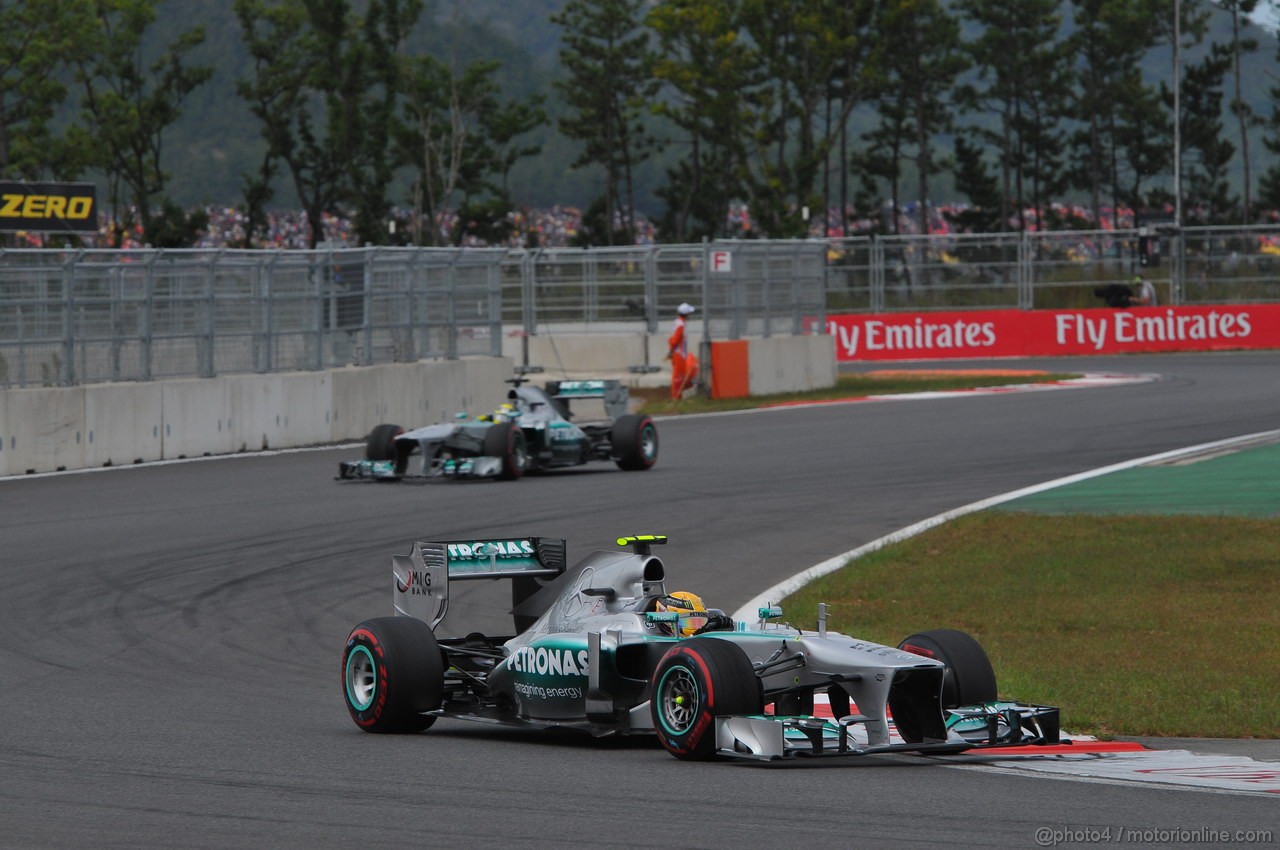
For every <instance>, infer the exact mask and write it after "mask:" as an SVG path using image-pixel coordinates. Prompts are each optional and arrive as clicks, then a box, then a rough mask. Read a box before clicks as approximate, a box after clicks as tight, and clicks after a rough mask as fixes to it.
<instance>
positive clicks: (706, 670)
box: [649, 638, 764, 761]
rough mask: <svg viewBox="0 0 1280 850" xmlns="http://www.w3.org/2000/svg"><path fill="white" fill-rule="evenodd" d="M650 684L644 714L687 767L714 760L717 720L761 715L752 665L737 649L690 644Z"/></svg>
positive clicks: (710, 642)
mask: <svg viewBox="0 0 1280 850" xmlns="http://www.w3.org/2000/svg"><path fill="white" fill-rule="evenodd" d="M650 684H651V691H652V695H651V697H650V701H649V708H650V712H651V714H652V716H653V728H654V731H656V732H657V733H658V740H659V741H661V742H662V746H663V747H664V748H666V750H667V752H669V753H671V755H673V756H675V757H676V758H678V759H683V760H686V761H706V760H708V759H711V758H714V757H715V754H716V723H715V719H716V717H717V716H729V715H740V714H760V713H761V712H762V711H764V694H763V692H762V690H761V688H760V679H759V678H758V677H757V676H756V672H755V670H754V669H753V668H752V666H751V660H750V659H749V658H747V654H746V653H745V652H743V651H742V648H741V647H739V646H738V645H737V644H733V643H729V642H728V641H724V640H719V639H717V638H690V639H689V640H682V641H680V642H679V643H677V644H676V645H675V646H673V647H671V649H670V650H668V651H667V654H666V655H664V656H662V660H661V661H659V662H658V666H657V668H656V669H655V670H654V672H653V679H652V681H651V683H650Z"/></svg>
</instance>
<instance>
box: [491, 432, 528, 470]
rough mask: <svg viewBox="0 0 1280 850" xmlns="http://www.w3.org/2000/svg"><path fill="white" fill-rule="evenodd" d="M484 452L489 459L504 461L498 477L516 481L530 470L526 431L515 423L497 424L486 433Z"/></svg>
mask: <svg viewBox="0 0 1280 850" xmlns="http://www.w3.org/2000/svg"><path fill="white" fill-rule="evenodd" d="M483 451H484V453H485V454H486V455H488V456H489V457H496V458H498V459H499V460H501V461H502V470H501V471H500V472H499V473H498V477H499V478H501V479H503V480H504V481H514V480H516V479H517V478H519V477H520V476H522V475H524V474H525V472H526V471H527V470H528V468H529V444H528V442H527V441H526V440H525V438H524V431H523V430H521V428H520V426H519V425H517V424H516V423H514V422H497V423H495V424H493V425H490V426H489V430H487V431H485V432H484V448H483Z"/></svg>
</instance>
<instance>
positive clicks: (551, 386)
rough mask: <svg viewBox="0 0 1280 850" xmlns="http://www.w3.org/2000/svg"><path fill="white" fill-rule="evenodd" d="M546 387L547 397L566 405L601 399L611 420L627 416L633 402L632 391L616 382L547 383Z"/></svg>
mask: <svg viewBox="0 0 1280 850" xmlns="http://www.w3.org/2000/svg"><path fill="white" fill-rule="evenodd" d="M544 386H545V387H546V391H547V395H549V396H551V397H552V398H554V399H557V400H559V401H562V402H565V403H566V404H567V403H569V402H572V401H574V400H575V399H582V398H598V399H601V400H602V401H603V402H604V412H605V415H606V416H608V417H609V418H610V419H617V418H618V417H619V416H625V415H626V414H627V412H628V407H629V405H630V400H631V391H630V390H628V389H627V387H626V385H625V384H623V383H622V382H621V381H616V380H587V381H547V383H546V384H545V385H544Z"/></svg>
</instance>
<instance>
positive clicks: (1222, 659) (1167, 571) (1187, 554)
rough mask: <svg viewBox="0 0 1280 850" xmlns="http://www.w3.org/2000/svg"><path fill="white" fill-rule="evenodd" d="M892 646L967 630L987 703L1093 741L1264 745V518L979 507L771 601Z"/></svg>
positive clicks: (1270, 533)
mask: <svg viewBox="0 0 1280 850" xmlns="http://www.w3.org/2000/svg"><path fill="white" fill-rule="evenodd" d="M819 602H826V603H827V604H828V606H829V609H828V610H829V613H830V620H829V621H828V627H829V628H832V629H834V630H836V631H841V632H844V633H846V634H852V635H856V636H858V637H865V638H868V639H870V640H875V641H878V642H880V643H885V644H889V645H897V644H898V642H900V641H901V640H902V639H903V638H905V637H906V636H907V635H909V634H911V633H913V632H916V631H923V630H927V629H934V628H957V629H961V630H963V631H967V632H970V633H971V634H973V635H974V636H975V637H976V638H978V640H979V641H980V642H981V643H982V645H983V646H984V647H985V648H986V650H987V652H988V654H989V655H990V656H991V661H992V664H993V666H994V667H995V669H996V674H997V678H998V681H999V685H1000V693H1001V696H1003V697H1007V698H1012V699H1018V700H1022V701H1026V702H1040V703H1047V704H1050V705H1057V706H1060V707H1061V708H1062V723H1063V728H1064V729H1067V730H1069V731H1072V732H1079V733H1089V734H1094V735H1099V736H1102V737H1110V736H1115V735H1136V736H1192V737H1223V738H1247V737H1260V738H1276V737H1280V688H1277V681H1278V680H1277V673H1276V671H1277V670H1280V617H1277V615H1276V611H1277V608H1280V521H1277V520H1267V519H1246V518H1223V517H1196V516H1176V517H1164V516H1088V515H1067V516H1042V515H1028V514H1014V513H1004V512H983V513H979V514H973V515H970V516H966V517H962V518H960V519H958V520H955V521H953V522H950V523H947V524H944V525H942V526H940V527H938V528H935V529H932V530H930V531H928V532H926V533H924V534H922V535H919V536H918V537H915V538H912V539H910V540H907V541H904V542H903V543H900V544H897V545H894V546H891V547H887V548H886V549H884V550H881V551H879V552H876V553H873V554H871V555H869V556H867V557H864V558H860V559H858V560H857V561H855V562H853V564H852V565H851V566H850V567H847V568H845V569H843V570H840V571H838V572H836V573H833V574H831V575H829V576H826V577H824V578H822V579H820V580H818V581H816V582H814V583H812V584H810V585H809V586H807V587H805V588H804V589H802V590H801V591H800V592H798V593H796V594H795V595H793V596H791V597H788V598H787V599H786V600H784V601H783V602H782V605H783V610H784V611H785V612H786V614H787V616H786V618H785V619H787V620H789V621H790V622H792V623H794V624H796V625H799V626H801V627H805V626H809V627H813V626H814V619H815V618H816V612H817V604H818V603H819Z"/></svg>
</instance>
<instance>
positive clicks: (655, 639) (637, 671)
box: [342, 535, 1059, 760]
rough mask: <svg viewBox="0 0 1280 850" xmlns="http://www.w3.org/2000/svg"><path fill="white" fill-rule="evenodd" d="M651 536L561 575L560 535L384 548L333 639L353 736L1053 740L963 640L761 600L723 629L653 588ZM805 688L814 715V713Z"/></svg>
mask: <svg viewBox="0 0 1280 850" xmlns="http://www.w3.org/2000/svg"><path fill="white" fill-rule="evenodd" d="M665 542H666V538H665V537H660V536H652V535H646V536H635V537H625V538H621V539H619V540H618V545H619V546H621V547H629V548H626V549H620V550H616V551H599V552H593V553H591V554H590V555H588V556H587V557H585V558H583V559H582V560H581V561H579V562H578V563H577V564H576V565H574V566H572V567H569V566H567V560H566V550H567V547H566V544H565V541H564V540H556V539H548V538H540V537H513V538H504V539H495V540H467V541H446V542H436V543H423V542H418V543H414V544H413V547H412V549H411V551H410V552H409V554H407V555H395V556H393V557H392V574H393V580H394V587H393V589H392V604H393V606H394V609H395V612H396V614H397V616H393V617H381V618H376V619H371V620H366V621H364V622H362V623H360V624H359V625H357V626H356V627H355V628H354V629H352V631H351V633H350V635H349V636H348V637H347V642H346V647H345V649H344V650H343V653H342V689H343V695H344V698H345V701H346V705H347V710H348V712H349V713H350V715H351V718H352V720H354V721H355V723H356V725H357V726H358V727H360V728H361V729H363V730H365V731H367V732H418V731H421V730H425V729H427V728H428V727H430V726H431V725H432V724H433V723H434V722H435V721H436V719H437V718H440V717H448V718H457V719H463V720H475V721H483V722H489V723H498V724H508V725H514V726H522V727H532V728H552V727H569V728H573V729H580V730H583V731H585V732H588V733H590V734H593V735H628V734H648V735H656V736H657V738H658V740H659V741H660V742H661V744H662V746H663V747H665V748H666V749H667V751H668V752H670V753H671V754H672V755H674V756H675V757H677V758H680V759H689V760H701V759H711V758H715V757H718V756H723V757H734V758H742V759H760V760H781V759H788V758H795V757H805V756H852V755H866V754H871V753H885V752H898V751H908V752H922V753H957V752H961V751H964V750H972V749H980V748H984V747H998V746H999V747H1004V746H1023V745H1039V744H1054V743H1058V740H1059V725H1058V709H1056V708H1053V707H1049V706H1041V705H1023V704H1020V703H1016V702H1009V701H1000V700H998V699H997V692H996V679H995V674H994V672H993V671H992V669H991V663H990V661H989V660H988V659H987V655H986V653H985V652H984V651H983V649H982V647H981V646H980V645H979V644H978V642H977V641H976V640H974V639H973V638H972V637H970V636H969V635H967V634H965V633H963V632H958V631H953V630H945V629H944V630H936V631H928V632H922V633H920V634H916V635H912V636H911V637H909V638H907V639H906V640H904V641H903V642H902V643H901V644H900V645H899V646H898V647H890V646H882V645H880V644H877V643H872V642H870V641H865V640H859V639H857V638H852V637H849V636H846V635H842V634H837V633H835V632H832V631H828V630H827V629H826V623H825V610H823V608H824V606H820V612H819V618H818V623H817V628H816V629H800V628H796V627H793V626H789V625H783V624H779V623H776V622H773V621H775V620H777V619H778V618H780V617H781V615H782V614H781V611H780V609H778V608H776V607H769V608H762V609H761V610H760V612H759V619H758V620H757V621H754V622H734V621H733V620H732V619H731V618H729V617H728V616H726V615H725V614H724V613H723V612H722V611H718V610H716V609H705V608H701V606H700V604H693V603H689V602H687V601H686V600H688V599H690V598H693V597H692V596H691V595H690V594H683V593H676V594H670V593H668V591H667V587H666V570H665V567H664V565H663V562H662V560H661V559H659V558H658V557H657V556H655V555H654V554H653V546H654V545H656V544H662V543H665ZM494 580H497V581H494ZM463 582H466V583H468V584H467V585H466V586H465V587H463V588H459V589H458V590H457V591H455V590H454V589H453V588H454V586H455V585H456V584H461V583H463ZM472 583H474V584H472ZM504 583H505V584H504ZM485 585H487V586H488V587H489V588H491V589H497V590H498V591H503V592H504V593H503V595H504V596H505V597H506V598H505V599H504V601H503V604H502V605H501V606H498V607H495V606H494V605H493V604H491V603H490V604H476V600H475V599H474V598H473V597H475V595H476V594H475V593H474V592H473V591H475V590H478V589H479V588H481V587H483V586H485ZM507 585H509V596H506V593H505V591H507V590H508V588H507ZM455 597H457V599H456V600H455ZM468 604H469V605H471V607H472V611H473V614H474V615H475V616H472V615H469V614H468V613H466V612H465V611H464V610H462V609H463V608H465V607H467V606H468ZM507 605H510V610H509V614H507V615H505V617H504V622H501V623H499V622H498V621H497V620H495V621H494V623H495V628H489V627H488V626H487V625H484V626H483V627H482V625H481V624H480V622H479V620H480V619H481V616H480V615H482V614H483V613H484V612H488V615H489V616H493V612H494V611H496V610H500V609H505V608H506V607H507ZM506 617H509V619H506ZM504 625H505V627H506V628H505V630H495V629H500V628H501V626H504ZM818 697H823V698H825V700H826V701H827V702H828V703H829V704H830V706H831V710H832V715H833V717H832V718H830V719H823V718H819V717H815V716H814V704H815V698H818ZM891 718H892V721H893V723H894V724H896V733H895V734H892V735H891V726H890V719H891Z"/></svg>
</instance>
